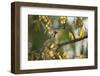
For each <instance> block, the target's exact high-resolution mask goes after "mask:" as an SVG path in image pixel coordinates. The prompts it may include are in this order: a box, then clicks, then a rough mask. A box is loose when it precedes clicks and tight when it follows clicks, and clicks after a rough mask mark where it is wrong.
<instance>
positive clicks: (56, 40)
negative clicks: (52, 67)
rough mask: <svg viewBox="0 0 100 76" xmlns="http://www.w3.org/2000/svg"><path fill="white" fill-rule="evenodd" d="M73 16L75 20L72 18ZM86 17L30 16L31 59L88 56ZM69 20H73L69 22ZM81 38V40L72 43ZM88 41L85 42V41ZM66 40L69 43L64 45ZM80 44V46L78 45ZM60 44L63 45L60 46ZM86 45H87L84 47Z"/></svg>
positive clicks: (29, 39) (29, 40) (29, 56)
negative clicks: (85, 37) (73, 41)
mask: <svg viewBox="0 0 100 76" xmlns="http://www.w3.org/2000/svg"><path fill="white" fill-rule="evenodd" d="M70 18H72V19H73V20H71V19H70ZM87 19H88V18H86V17H69V16H45V15H44V16H43V15H29V16H28V43H31V44H32V45H31V46H30V45H28V47H29V49H28V51H29V54H28V58H29V60H49V59H60V60H61V59H70V58H86V57H87V51H88V50H87V39H86V40H84V39H81V38H83V37H84V36H87V28H86V27H85V24H84V22H86V21H87ZM69 20H70V21H72V22H71V23H69ZM77 39H80V40H81V41H78V42H81V43H80V44H78V42H75V43H70V41H72V40H77ZM84 41H85V42H86V43H83V42H84ZM66 42H69V44H65V45H62V44H64V43H66ZM77 44H78V45H80V46H78V45H77ZM59 45H62V46H60V47H59ZM84 46H86V47H84Z"/></svg>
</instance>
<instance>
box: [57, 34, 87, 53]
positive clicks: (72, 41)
mask: <svg viewBox="0 0 100 76" xmlns="http://www.w3.org/2000/svg"><path fill="white" fill-rule="evenodd" d="M86 38H88V36H84V37H82V38H78V39H75V40H71V41H68V42H65V43H62V44H58V48H60V47H61V46H63V45H67V44H70V43H75V42H78V41H81V40H83V39H86ZM58 48H57V49H56V51H57V50H58Z"/></svg>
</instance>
